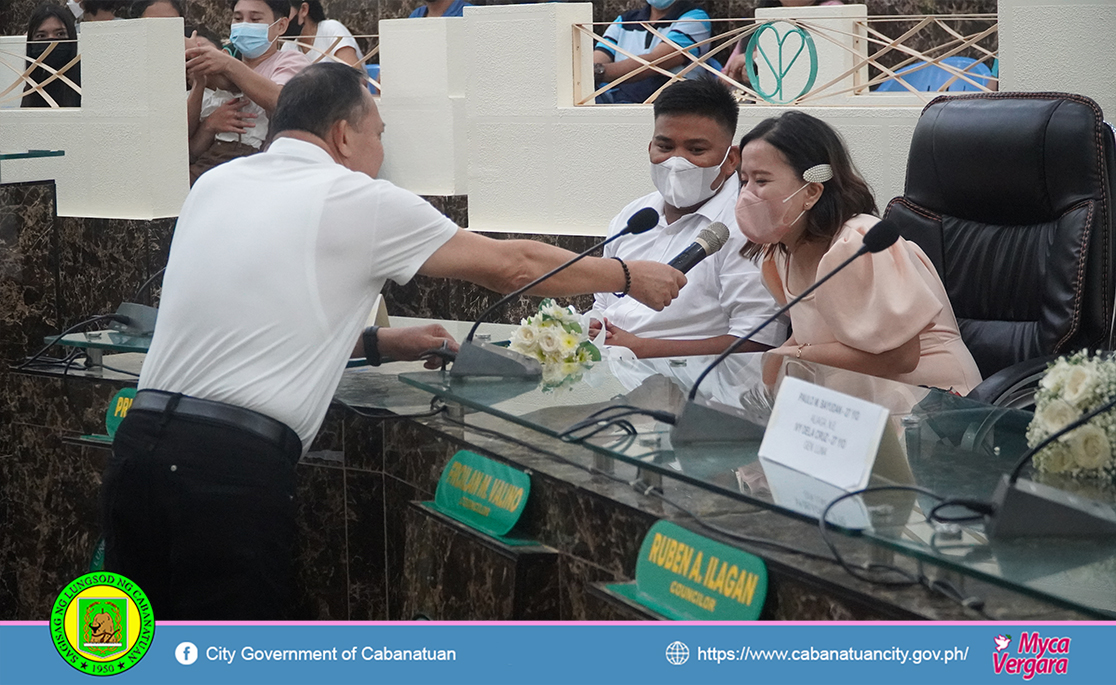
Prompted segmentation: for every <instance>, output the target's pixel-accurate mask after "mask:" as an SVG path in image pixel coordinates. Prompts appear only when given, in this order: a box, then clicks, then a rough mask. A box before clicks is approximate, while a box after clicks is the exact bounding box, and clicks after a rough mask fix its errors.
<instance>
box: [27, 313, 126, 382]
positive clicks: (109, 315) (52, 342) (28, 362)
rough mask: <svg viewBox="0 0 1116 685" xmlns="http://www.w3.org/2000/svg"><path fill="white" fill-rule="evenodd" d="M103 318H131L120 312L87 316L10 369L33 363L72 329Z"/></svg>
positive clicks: (124, 322) (56, 361)
mask: <svg viewBox="0 0 1116 685" xmlns="http://www.w3.org/2000/svg"><path fill="white" fill-rule="evenodd" d="M105 320H108V321H116V322H117V323H123V324H127V323H130V322H131V319H130V318H129V317H127V316H122V315H120V314H101V315H99V316H94V317H91V318H88V319H86V320H85V321H82V322H80V323H76V324H74V325H73V326H70V327H69V328H67V329H66V330H64V331H62V332H61V333H59V334H58V335H57V336H55V338H54V340H51V341H50V342H49V343H47V344H46V345H45V346H44V347H43V348H42V349H41V350H39V351H38V352H36V353H35V354H33V355H31V356H30V357H27V358H26V359H24V360H23V361H22V362H20V363H19V364H16V365H14V366H12V367H11V369H12V370H13V371H21V370H23V369H26V368H27V367H28V366H29V365H31V364H33V363H35V362H36V361H37V360H38V359H39V358H40V357H42V356H43V355H44V354H46V351H47V350H49V349H50V348H52V347H54V346H55V345H57V344H58V342H59V341H60V340H61V339H62V338H63V337H64V336H67V335H69V334H70V333H73V332H74V331H76V330H78V329H79V328H83V327H85V326H88V325H89V324H93V323H97V322H100V321H105ZM58 361H59V360H54V362H53V363H58Z"/></svg>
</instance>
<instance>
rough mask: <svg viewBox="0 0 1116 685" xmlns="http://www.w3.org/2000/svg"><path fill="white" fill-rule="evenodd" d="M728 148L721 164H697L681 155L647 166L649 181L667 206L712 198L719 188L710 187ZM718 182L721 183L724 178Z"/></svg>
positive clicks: (682, 204) (730, 148)
mask: <svg viewBox="0 0 1116 685" xmlns="http://www.w3.org/2000/svg"><path fill="white" fill-rule="evenodd" d="M731 151H732V147H731V146H730V147H729V148H728V149H727V150H725V158H724V159H722V160H721V163H720V164H714V165H713V166H698V165H696V164H694V163H693V162H691V161H690V160H688V159H686V158H685V157H682V156H680V155H676V156H674V157H671V158H669V159H667V160H666V161H665V162H660V163H658V164H652V165H651V181H652V182H653V183H654V184H655V188H656V189H658V191H659V192H660V193H662V194H663V199H665V200H666V201H667V204H669V205H670V206H672V207H679V208H683V207H693V206H694V205H696V204H698V203H699V202H704V201H705V200H708V199H709V198H711V197H713V196H714V195H716V194H717V191H718V190H720V189H721V186H717V187H716V188H711V187H710V186H711V185H713V183H714V182H715V181H716V180H717V177H718V176H720V175H721V167H722V166H723V165H724V163H725V160H726V159H728V156H729V152H731ZM721 185H724V181H722V182H721Z"/></svg>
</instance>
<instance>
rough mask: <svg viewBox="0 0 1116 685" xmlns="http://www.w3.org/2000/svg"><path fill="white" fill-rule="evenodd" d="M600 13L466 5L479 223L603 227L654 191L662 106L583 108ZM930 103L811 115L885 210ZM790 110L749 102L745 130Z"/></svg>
mask: <svg viewBox="0 0 1116 685" xmlns="http://www.w3.org/2000/svg"><path fill="white" fill-rule="evenodd" d="M589 21H592V8H591V6H590V5H589V4H587V3H576V4H575V3H569V4H563V3H544V4H538V5H528V6H524V5H519V6H488V7H470V8H467V9H466V10H465V34H466V53H465V58H464V61H465V63H466V64H467V65H468V77H467V81H466V84H467V86H466V102H467V105H466V111H467V112H468V130H469V227H470V228H472V229H476V230H484V231H500V232H528V233H564V234H576V235H603V234H604V232H605V230H606V229H607V227H608V221H609V219H611V218H612V216H613V215H615V214H616V213H617V212H618V211H619V210H620V209H622V208H623V207H624V205H626V204H627V203H628V202H630V201H631V200H633V199H635V198H637V197H639V196H641V195H645V194H646V193H648V192H650V191H651V190H653V186H652V185H651V180H650V175H649V170H648V164H649V163H648V159H647V146H648V143H649V142H650V140H651V132H652V125H653V119H652V112H651V107H649V106H645V105H610V106H587V107H574V106H573V102H574V96H575V90H574V78H573V72H574V70H575V67H574V66H573V65H574V54H575V46H574V42H573V35H574V31H573V28H572V26H573V24H576V23H585V22H589ZM587 42H588V41H583V43H582V44H580V45H578V46H577V48H576V50H577V52H578V53H580V60H581V61H580V71H581V74H582V79H583V82H584V81H587V82H588V83H592V77H591V64H590V63H591V60H592V46H591V45H587V44H585V43H587ZM385 87H388V86H385ZM920 110H921V106H920V104H916V105H913V106H904V107H879V106H873V107H847V106H845V107H810V108H809V109H808V110H807V111H809V112H810V113H811V114H814V115H815V116H818V117H820V118H822V119H825V120H826V121H828V122H830V123H831V124H832V125H833V126H834V127H836V128H837V129H838V130H839V131H841V133H842V134H843V135H844V136H845V138H846V140H847V141H848V143H849V146H850V148H851V149H852V153H853V158H854V159H855V161H856V163H857V164H858V165H859V167H860V169H861V171H862V172H863V173H864V175H865V177H866V178H867V180H868V182H869V183H870V184H871V185H872V187H873V189H874V190H875V192H876V197H877V199H878V200H879V204H880V206H881V211H882V207H883V205H885V204H886V203H887V201H888V200H890V199H891V198H892V197H894V196H895V195H899V194H902V190H903V179H904V176H905V171H906V160H907V150H908V148H909V146H910V140H911V135H912V133H913V130H914V125H915V122H916V121H917V119H918V115H919V112H920ZM780 111H782V109H781V108H777V107H771V106H744V107H741V110H740V114H741V117H740V119H741V120H740V127H739V130H738V132H737V135H738V137H739V135H741V134H743V133H744V132H745V131H747V130H749V129H750V128H752V127H753V126H755V125H756V124H757V123H759V122H760V121H761V120H762V119H764V118H766V117H769V116H775V115H777V114H778V113H779V112H780Z"/></svg>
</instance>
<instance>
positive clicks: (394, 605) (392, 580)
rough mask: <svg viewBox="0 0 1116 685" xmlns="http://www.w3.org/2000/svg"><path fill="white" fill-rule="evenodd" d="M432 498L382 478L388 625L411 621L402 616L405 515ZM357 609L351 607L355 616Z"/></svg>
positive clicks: (388, 477)
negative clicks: (411, 504) (411, 505)
mask: <svg viewBox="0 0 1116 685" xmlns="http://www.w3.org/2000/svg"><path fill="white" fill-rule="evenodd" d="M433 498H434V496H433V495H428V494H425V493H420V492H419V490H418V489H417V488H415V487H414V486H413V485H411V484H409V483H404V482H403V481H401V480H399V479H398V478H393V477H391V476H387V475H385V476H384V492H383V524H384V566H383V569H382V573H383V576H384V592H385V594H386V596H387V615H386V616H385V617H384V618H386V619H387V620H389V621H403V620H411V618H413V616H411V615H406V614H405V613H404V604H405V594H406V593H405V592H404V582H403V578H404V569H405V567H406V554H407V545H408V541H407V524H406V520H407V511H408V510H409V509H410V503H411V502H413V501H415V500H431V499H433ZM358 608H359V607H357V606H355V605H354V615H353V618H354V620H355V619H356V618H358V614H356V613H355V612H356V611H357V609H358Z"/></svg>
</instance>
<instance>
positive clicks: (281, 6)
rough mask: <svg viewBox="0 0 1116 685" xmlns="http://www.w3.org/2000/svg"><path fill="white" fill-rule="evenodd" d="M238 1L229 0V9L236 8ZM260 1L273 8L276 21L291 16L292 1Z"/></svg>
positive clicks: (272, 14)
mask: <svg viewBox="0 0 1116 685" xmlns="http://www.w3.org/2000/svg"><path fill="white" fill-rule="evenodd" d="M237 1H238V0H229V9H236V3H237ZM260 2H262V3H263V4H265V5H267V6H268V7H270V8H271V16H272V17H274V18H275V21H279V20H280V19H286V18H288V17H290V16H291V9H290V3H288V2H287V0H260Z"/></svg>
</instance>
